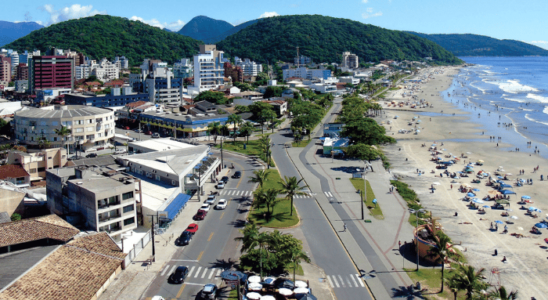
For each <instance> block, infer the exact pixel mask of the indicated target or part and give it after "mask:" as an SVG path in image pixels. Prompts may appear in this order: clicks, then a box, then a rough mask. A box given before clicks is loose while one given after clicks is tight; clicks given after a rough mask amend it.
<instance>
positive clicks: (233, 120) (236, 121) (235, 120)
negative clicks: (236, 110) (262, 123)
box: [228, 114, 243, 144]
mask: <svg viewBox="0 0 548 300" xmlns="http://www.w3.org/2000/svg"><path fill="white" fill-rule="evenodd" d="M242 122H243V119H242V117H241V116H239V115H236V114H231V115H230V116H228V123H230V124H233V125H234V130H233V131H232V136H233V137H234V144H236V129H238V126H239V125H240V124H241V123H242Z"/></svg>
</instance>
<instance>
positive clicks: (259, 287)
mask: <svg viewBox="0 0 548 300" xmlns="http://www.w3.org/2000/svg"><path fill="white" fill-rule="evenodd" d="M247 288H248V289H249V290H250V291H260V290H262V289H263V285H262V284H260V283H258V282H252V283H250V284H248V285H247Z"/></svg>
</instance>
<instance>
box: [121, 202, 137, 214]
mask: <svg viewBox="0 0 548 300" xmlns="http://www.w3.org/2000/svg"><path fill="white" fill-rule="evenodd" d="M134 209H135V206H133V204H132V205H128V206H124V213H127V212H130V211H133V210H134Z"/></svg>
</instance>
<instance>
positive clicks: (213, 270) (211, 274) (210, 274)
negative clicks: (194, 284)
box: [207, 269, 215, 279]
mask: <svg viewBox="0 0 548 300" xmlns="http://www.w3.org/2000/svg"><path fill="white" fill-rule="evenodd" d="M213 273H215V269H211V273H209V276H207V279H211V276H213Z"/></svg>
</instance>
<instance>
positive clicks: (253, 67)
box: [235, 58, 263, 76]
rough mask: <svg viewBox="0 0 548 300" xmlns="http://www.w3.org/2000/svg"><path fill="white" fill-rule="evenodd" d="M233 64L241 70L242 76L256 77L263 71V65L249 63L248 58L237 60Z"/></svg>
mask: <svg viewBox="0 0 548 300" xmlns="http://www.w3.org/2000/svg"><path fill="white" fill-rule="evenodd" d="M235 63H236V66H238V67H240V68H242V71H243V73H244V76H257V75H259V73H261V72H262V71H263V65H261V64H258V63H256V62H254V61H251V60H250V59H249V58H246V59H244V60H241V59H237V60H236V61H235Z"/></svg>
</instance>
